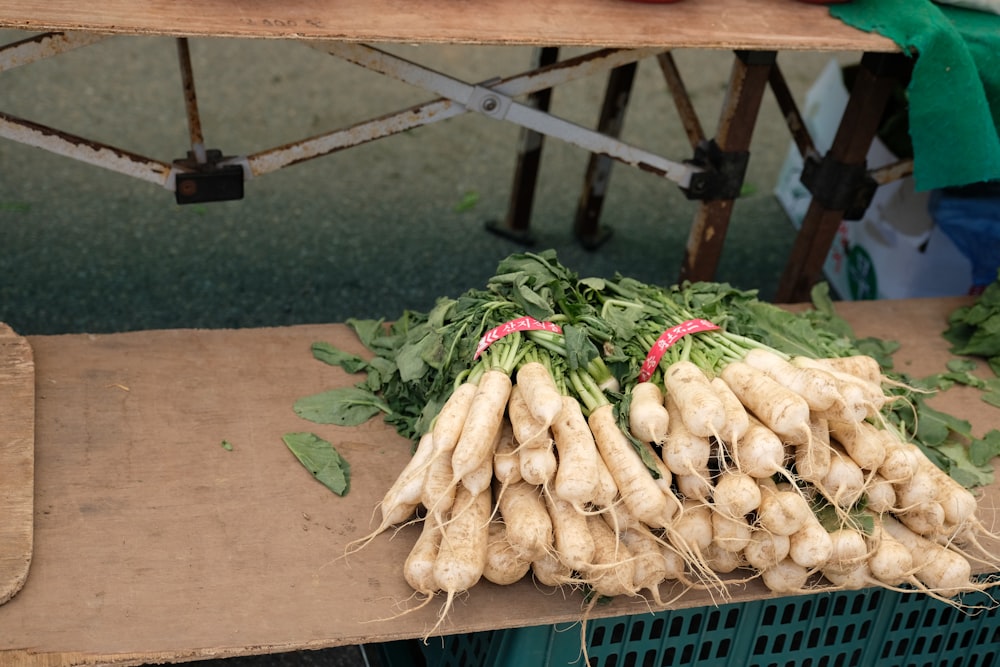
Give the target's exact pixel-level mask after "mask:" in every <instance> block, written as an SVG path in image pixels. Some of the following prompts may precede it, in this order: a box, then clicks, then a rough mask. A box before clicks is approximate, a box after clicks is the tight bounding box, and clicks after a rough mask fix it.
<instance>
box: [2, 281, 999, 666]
mask: <svg viewBox="0 0 1000 667" xmlns="http://www.w3.org/2000/svg"><path fill="white" fill-rule="evenodd" d="M958 303H961V301H956V300H911V301H898V302H895V301H889V302H858V303H844V304H839V306H838V307H839V308H840V310H841V312H842V313H843V314H844V315H845V316H846V317H847V318H848V319H849V320H850V321H852V322H853V323H854V325H855V327H856V329H857V332H858V334H859V335H873V336H879V337H883V338H892V339H896V340H900V341H901V342H902V349H901V350H900V351H899V353H898V354H897V355H896V359H897V363H898V365H899V368H900V369H901V370H905V371H906V372H909V373H912V374H913V375H914V376H918V377H919V376H922V375H926V374H930V373H933V372H937V371H940V370H942V369H943V367H944V363H945V361H946V360H947V359H949V358H950V355H949V354H948V353H947V346H946V344H945V343H944V341H943V339H941V338H940V337H939V335H938V334H939V332H940V331H941V330H942V329H943V327H944V322H945V318H946V316H947V313H949V312H950V311H951V309H952V308H954V307H955V306H956V305H958ZM28 340H29V342H30V345H31V347H32V349H33V351H34V356H35V364H36V392H37V401H36V408H37V410H36V415H37V417H36V425H35V435H36V443H35V453H36V458H35V522H34V529H35V549H34V560H33V563H32V567H31V573H30V575H29V577H28V580H27V582H26V584H25V586H24V587H23V589H22V590H21V591H20V593H18V594H17V595H16V596H15V597H14V598H13V599H12V600H11V601H10V602H8V603H7V604H5V605H3V606H2V607H0V664H3V665H13V666H17V667H21V666H27V665H46V666H57V665H58V666H62V665H89V664H115V665H127V664H142V663H160V662H174V661H185V660H192V659H197V658H206V657H225V656H239V655H246V654H260V653H267V652H281V651H290V650H297V649H314V648H322V647H330V646H339V645H350V644H362V643H372V642H383V641H388V640H394V639H401V638H411V637H422V636H424V635H426V634H427V633H429V632H431V631H432V628H434V626H435V624H436V623H437V621H438V618H437V614H438V610H439V606H438V605H437V604H432V605H430V606H428V607H426V608H424V609H422V610H420V611H415V612H413V613H410V614H407V615H399V612H400V609H401V607H400V605H403V606H405V605H406V604H408V603H409V604H412V600H409V599H408V598H409V595H410V593H409V591H408V589H407V585H406V584H405V582H404V581H403V579H402V575H401V564H402V562H403V560H404V558H405V556H406V554H407V552H408V550H409V547H410V545H411V544H412V542H413V539H414V537H415V529H413V528H410V529H404V530H402V531H400V532H399V533H398V534H397V535H395V537H393V536H390V535H383V536H381V537H379V538H378V539H376V540H375V541H373V542H372V543H371V544H370V545H368V546H367V547H366V548H365V549H364V550H362V551H360V552H358V553H356V554H354V555H353V556H351V557H350V558H348V559H346V560H344V559H341V558H340V556H341V555H342V554H343V553H344V549H345V546H346V545H347V544H348V543H349V542H351V541H352V540H355V539H357V538H359V537H361V536H363V535H364V534H365V533H366V532H367V530H368V527H369V519H370V517H371V516H372V513H373V510H374V508H375V505H376V503H377V501H378V500H379V499H380V498H381V496H382V494H383V492H384V490H385V489H386V488H387V487H388V485H389V484H390V483H391V481H392V480H393V478H394V477H395V475H396V474H397V473H398V472H399V470H400V469H401V468H402V466H403V464H404V463H405V461H406V458H407V452H408V446H409V444H408V443H407V442H406V441H404V440H403V439H401V438H400V437H398V436H397V435H396V434H395V432H394V431H392V430H390V429H389V428H387V427H386V426H385V425H384V424H383V423H382V422H381V421H380V420H375V421H372V422H369V423H367V424H365V425H363V426H361V427H357V428H339V427H334V426H317V425H315V424H312V423H310V422H305V421H303V420H301V419H300V418H298V417H297V416H296V415H295V414H294V412H293V410H292V405H293V403H294V402H295V400H296V399H298V398H300V397H302V396H305V395H307V394H311V393H315V392H318V391H322V390H325V389H329V388H332V387H335V386H343V385H347V384H351V383H353V382H354V381H356V379H355V378H353V377H350V376H348V375H347V374H346V373H344V372H343V371H342V370H340V369H338V368H333V367H330V366H326V365H324V364H322V363H320V362H318V361H316V360H314V359H313V358H312V356H311V354H310V349H309V348H310V344H311V343H313V342H314V341H318V340H324V341H329V342H332V343H334V344H336V345H338V346H341V347H344V348H346V349H349V350H352V351H355V352H358V353H364V350H363V348H362V347H361V346H360V344H359V343H358V342H357V341H356V340H355V339H354V337H353V335H352V334H351V333H350V332H349V330H348V329H347V328H346V327H345V326H344V325H341V324H330V325H304V326H293V327H286V328H266V329H245V330H168V331H145V332H135V333H122V334H110V335H61V336H35V337H29V339H28ZM936 404H937V405H938V407H940V408H942V409H945V410H947V411H949V412H951V413H953V414H955V415H957V416H959V417H963V418H966V419H968V420H970V421H971V422H972V424H973V425H974V428H975V430H976V432H977V433H982V432H985V431H986V430H988V429H989V428H996V427H1000V412H998V411H997V410H995V409H993V408H988V407H987V406H986V404H984V403H982V402H981V401H980V400H979V399H978V398H977V397H976V396H975V394H974V393H973V392H971V391H967V390H966V389H964V388H956V389H953V390H951V391H949V392H947V393H945V394H943V395H941V396H939V397H938V398H937V399H936ZM293 431H313V432H315V433H317V434H319V435H321V436H323V437H325V438H327V439H328V440H330V441H331V442H332V443H334V445H335V446H336V447H337V449H338V450H339V451H340V452H341V453H342V454H343V455H344V456H345V457H346V458H347V459H348V461H349V462H350V463H351V465H352V472H353V480H352V488H351V490H350V492H349V493H348V494H347V495H346V496H345V497H338V496H336V495H334V494H332V493H331V492H329V491H328V490H327V489H326V488H325V487H323V486H321V485H320V484H319V483H317V482H316V481H315V480H313V479H312V477H311V475H310V474H309V473H308V472H307V471H306V470H305V469H304V468H303V467H302V466H301V465H300V464H299V463H298V462H297V461H296V460H295V459H294V457H293V456H292V455H291V454H290V453H289V452H288V450H287V449H286V448H285V446H284V444H283V442H282V435H283V434H285V433H288V432H293ZM224 443H230V444H231V449H230V448H227V447H225V446H223V445H224ZM997 507H1000V486H997V485H993V486H991V487H989V488H987V489H986V490H985V492H984V495H983V498H982V515H983V519H984V521H985V522H986V523H987V525H996V521H997V520H998V519H1000V516H998V515H997V509H996V508H997ZM997 546H1000V545H997ZM768 595H769V594H768V593H767V592H766V591H764V590H763V589H762V587H761V586H760V585H759V584H758V583H751V584H749V585H747V586H746V587H745V588H736V589H734V591H733V600H734V601H739V600H749V599H759V598H760V597H762V596H768ZM582 603H583V601H582V598H581V596H580V595H579V594H569V593H567V594H565V595H562V594H552V593H551V592H548V591H545V590H539V589H536V588H535V587H534V586H533V585H532V584H531V583H530V582H528V581H522V582H521V583H519V584H517V585H514V586H510V587H499V586H495V585H492V584H489V583H486V582H483V583H480V584H478V585H477V586H476V587H475V588H473V590H472V591H471V592H470V593H469V595H467V596H464V597H462V598H461V599H459V600H458V601H457V603H456V606H455V608H454V609H453V610H452V612H451V614H450V615H449V616H448V618H447V619H445V620H444V621H443V623H442V624H441V625H440V626H439V627H438V628H437V629H436V630H434V632H435V633H437V634H449V633H459V632H475V631H482V630H488V629H497V628H505V627H515V626H519V625H525V624H532V625H536V624H550V623H555V622H563V621H570V620H576V619H578V618H579V616H580V614H581V605H582ZM711 603H712V600H711V599H710V598H709V597H708V596H707V594H706V593H704V592H701V593H697V592H692V593H690V594H688V595H685V596H684V597H683V598H681V599H680V600H678V601H677V602H676V603H675V604H676V606H677V607H678V608H683V607H691V606H704V605H708V604H711ZM646 610H647V608H646V606H645V604H643V603H641V602H638V601H634V600H622V601H617V602H615V603H613V604H609V605H602V606H600V607H598V608H597V609H595V610H594V612H593V613H594V615H595V616H599V617H603V616H612V615H621V614H628V613H642V612H644V611H646Z"/></svg>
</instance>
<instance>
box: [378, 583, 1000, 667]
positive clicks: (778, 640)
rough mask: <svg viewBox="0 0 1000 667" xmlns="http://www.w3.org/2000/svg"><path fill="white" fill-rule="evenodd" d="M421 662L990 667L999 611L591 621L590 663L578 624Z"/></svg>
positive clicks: (473, 640)
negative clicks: (584, 656)
mask: <svg viewBox="0 0 1000 667" xmlns="http://www.w3.org/2000/svg"><path fill="white" fill-rule="evenodd" d="M992 592H993V593H994V594H995V595H996V594H998V593H1000V589H998V588H994V589H993V590H992ZM988 601H989V599H988V598H987V596H986V595H981V596H971V595H970V596H966V598H965V602H966V603H969V604H983V605H984V606H985V605H986V603H987V602H988ZM420 653H421V655H422V657H423V659H424V661H425V662H426V664H427V665H428V666H429V667H472V666H474V665H483V666H489V667H535V666H538V667H542V666H544V667H567V666H569V665H584V664H589V665H590V667H689V666H699V667H706V666H715V665H718V666H720V667H721V666H723V665H724V666H726V667H739V666H744V667H853V666H855V665H860V666H867V665H877V666H878V667H959V666H961V667H994V666H995V665H997V664H1000V611H998V610H997V609H995V608H994V609H984V610H983V611H980V612H979V613H976V614H970V613H966V612H962V611H959V610H957V609H955V608H954V607H952V606H950V605H947V604H945V603H943V602H938V601H935V600H933V599H931V598H929V597H927V596H925V595H922V594H916V593H913V594H906V593H898V592H894V591H887V590H883V589H878V588H872V589H865V590H862V591H842V592H836V593H817V594H815V595H804V596H793V597H786V598H778V599H769V600H755V601H751V602H742V603H732V604H726V605H721V606H718V607H700V608H695V609H679V610H670V611H663V612H658V613H655V614H637V615H632V616H621V617H615V618H605V619H591V620H590V621H588V623H587V653H588V657H589V662H588V663H584V661H583V654H582V651H581V646H580V625H579V624H566V625H556V626H537V627H528V628H517V629H510V630H496V631H491V632H484V633H473V634H466V635H455V636H453V637H444V638H435V639H431V640H429V641H428V642H427V644H425V645H424V644H422V645H421V650H420ZM386 664H387V667H403V666H404V665H412V664H415V663H414V662H413V661H412V660H409V661H406V662H400V661H394V660H393V659H392V658H391V657H390V658H388V659H387V660H386Z"/></svg>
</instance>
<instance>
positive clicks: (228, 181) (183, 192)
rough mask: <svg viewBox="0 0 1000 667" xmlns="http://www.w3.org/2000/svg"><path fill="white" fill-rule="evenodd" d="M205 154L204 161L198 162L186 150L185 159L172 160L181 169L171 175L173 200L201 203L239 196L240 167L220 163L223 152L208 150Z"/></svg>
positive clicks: (179, 202) (240, 188) (242, 175)
mask: <svg viewBox="0 0 1000 667" xmlns="http://www.w3.org/2000/svg"><path fill="white" fill-rule="evenodd" d="M207 158H208V159H207V160H206V161H205V162H198V161H197V160H196V159H195V157H194V154H192V153H191V152H190V151H189V152H188V156H187V158H186V159H184V160H175V161H174V165H176V166H178V167H181V168H183V169H184V171H178V172H177V173H176V174H175V176H174V181H175V182H174V199H175V200H176V201H177V203H178V204H205V203H208V202H218V201H232V200H235V199H243V181H244V174H243V167H241V166H240V165H238V164H227V165H220V164H219V163H220V162H221V161H222V160H223V156H222V153H221V152H220V151H218V150H210V151H208V152H207Z"/></svg>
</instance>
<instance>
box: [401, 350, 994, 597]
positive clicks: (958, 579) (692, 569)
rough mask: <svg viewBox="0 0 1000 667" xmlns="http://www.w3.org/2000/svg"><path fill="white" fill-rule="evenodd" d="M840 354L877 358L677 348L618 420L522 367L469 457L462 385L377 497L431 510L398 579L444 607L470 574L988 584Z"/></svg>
mask: <svg viewBox="0 0 1000 667" xmlns="http://www.w3.org/2000/svg"><path fill="white" fill-rule="evenodd" d="M849 362H850V363H858V364H861V363H870V362H868V361H867V360H864V359H853V360H842V359H838V360H836V361H831V360H811V361H810V362H809V363H808V364H806V363H798V362H797V361H796V360H792V361H787V360H784V359H782V358H781V357H779V356H777V355H775V354H774V353H772V352H764V351H756V352H754V353H752V354H747V355H746V356H745V358H744V360H743V361H741V362H738V363H737V362H733V363H730V364H728V365H726V366H725V367H724V368H723V370H722V372H721V373H720V374H719V375H718V376H717V377H715V378H712V379H709V378H708V376H707V375H706V374H705V373H704V372H703V371H702V370H700V369H698V368H697V367H694V368H692V364H690V363H689V362H683V361H678V362H674V363H672V364H670V365H669V366H667V367H666V369H665V372H664V374H663V377H664V378H665V379H666V386H665V387H661V386H659V385H658V384H657V383H655V382H644V383H639V384H636V385H634V386H633V387H632V388H631V390H630V391H629V392H628V393H629V399H630V400H629V401H628V402H627V415H625V414H623V415H621V418H622V419H621V420H620V419H619V418H618V416H616V415H615V414H614V408H615V406H613V405H612V404H611V403H610V402H608V401H598V402H596V403H595V402H589V403H588V400H589V399H588V400H578V399H577V398H575V397H573V396H569V395H566V394H564V393H562V392H560V391H559V389H558V386H557V384H556V383H555V382H553V381H552V378H551V376H550V375H549V373H548V370H547V369H546V368H545V366H544V365H541V364H537V363H532V364H525V365H523V366H521V367H520V368H519V369H518V371H517V373H516V374H515V376H514V382H513V384H512V385H511V388H510V390H509V392H508V393H507V396H508V399H507V403H506V410H504V411H501V415H500V417H499V418H498V419H496V420H495V422H493V421H492V416H493V415H495V414H496V413H495V412H491V413H490V414H491V423H495V426H492V427H490V428H491V429H492V430H491V431H490V432H489V436H488V438H489V439H490V442H491V445H490V447H488V448H486V449H481V450H478V451H479V453H478V454H476V457H475V458H472V459H469V458H467V457H466V456H465V455H463V454H461V450H460V446H461V445H460V444H459V443H462V441H463V435H466V434H467V433H469V432H470V429H480V428H483V427H482V426H481V421H480V420H481V419H482V415H479V414H478V413H477V412H476V410H478V409H479V408H477V407H475V406H476V401H475V395H476V394H477V393H478V392H474V391H472V390H471V388H470V387H460V388H459V389H458V390H456V392H455V393H454V395H453V400H452V401H449V403H448V404H447V405H446V406H445V407H444V409H443V410H442V411H441V414H440V416H439V417H438V420H437V422H436V423H435V427H434V429H433V430H432V431H431V432H429V433H427V434H426V435H425V436H424V438H422V439H421V442H420V445H419V447H418V448H417V451H416V453H415V455H414V457H413V459H412V460H411V462H410V464H409V465H408V466H407V467H406V469H405V470H404V471H403V473H402V474H401V475H400V477H399V479H398V480H397V482H396V484H395V485H394V486H393V488H392V489H391V490H390V492H389V493H387V494H386V496H385V498H384V500H383V502H382V505H381V508H382V512H383V518H384V525H383V528H384V527H386V526H388V525H390V524H396V523H402V522H406V521H412V520H417V521H420V520H422V521H423V527H422V531H421V536H420V538H419V540H418V541H417V542H416V543H415V544H414V547H413V551H412V553H411V555H410V557H409V558H408V559H407V561H406V562H405V563H404V564H403V571H404V577H405V578H406V580H407V582H409V583H410V585H411V586H412V587H413V588H414V590H415V591H416V592H417V593H419V594H421V595H423V596H425V603H426V602H429V601H430V600H431V599H433V598H434V597H435V596H437V595H438V594H439V593H440V594H443V595H444V599H445V603H444V607H443V611H442V614H444V613H445V611H446V610H447V609H448V607H449V606H450V604H451V601H452V600H453V598H454V596H455V595H456V594H458V593H461V592H463V591H467V590H469V589H470V588H472V587H473V586H474V585H476V584H477V583H478V582H479V581H480V580H481V579H486V580H488V581H490V582H492V583H493V584H499V585H508V584H512V583H514V582H516V581H520V580H521V579H523V578H525V577H528V576H531V577H533V578H534V580H535V581H536V582H537V583H539V584H542V585H545V586H571V587H583V588H585V589H586V590H587V591H588V592H590V593H592V594H594V595H596V596H606V597H614V596H643V597H645V598H647V599H649V600H650V601H651V602H652V603H653V604H664V603H665V600H666V599H667V598H668V597H669V596H668V595H667V591H668V590H671V589H673V587H674V586H677V587H678V588H679V590H684V589H685V588H687V587H695V586H697V587H710V588H712V589H713V590H714V591H715V592H716V593H718V594H720V595H722V596H725V594H726V593H727V587H728V586H730V585H732V584H733V583H734V582H744V581H746V580H747V579H749V578H753V577H760V579H761V580H762V581H763V583H764V584H765V585H766V586H767V587H768V588H769V589H770V590H772V591H774V592H777V593H799V592H808V591H815V590H820V589H823V588H826V589H842V588H859V587H865V586H877V585H880V586H886V587H891V588H894V589H895V588H902V587H907V588H908V589H910V590H918V591H923V592H925V593H927V594H929V595H932V596H934V597H937V598H941V599H946V598H953V597H954V596H957V595H959V594H961V593H963V592H966V591H973V590H982V589H984V588H985V586H986V585H985V584H983V583H980V582H978V581H977V580H976V579H975V578H974V577H973V564H974V562H975V561H976V560H981V561H982V562H983V563H984V564H991V565H995V564H996V558H995V557H994V556H991V555H989V554H988V553H987V552H986V551H985V550H983V549H980V548H979V545H980V540H981V539H982V538H983V537H984V536H987V535H988V534H987V531H986V530H985V528H984V527H983V525H982V524H981V523H980V521H979V519H978V518H977V516H976V510H977V507H978V506H977V502H976V499H975V497H974V496H973V495H972V493H971V492H970V491H968V490H967V489H965V488H963V487H961V486H960V485H958V484H957V483H955V482H954V481H953V480H951V478H950V477H948V476H947V475H945V474H944V473H943V472H941V471H940V469H938V468H937V467H936V466H934V465H933V464H932V463H931V462H930V460H929V459H927V457H926V456H924V454H923V453H922V452H921V451H920V450H919V448H917V447H916V446H914V445H911V444H908V443H907V442H905V441H904V440H903V439H901V438H900V437H899V435H898V433H897V432H896V431H894V430H892V429H889V428H886V427H884V426H879V425H876V423H873V422H871V421H867V420H866V417H868V416H870V414H871V411H870V410H868V411H862V410H861V409H857V410H856V411H855V413H853V416H852V417H851V418H850V419H848V415H847V412H846V410H847V408H846V405H845V404H846V400H847V399H845V397H844V396H845V394H846V395H850V394H851V393H852V390H853V389H855V388H861V384H862V383H864V382H871V380H866V379H864V378H862V377H860V376H859V375H858V374H856V373H850V372H848V371H845V370H843V364H846V363H849ZM480 382H482V380H480ZM793 386H797V387H799V390H798V391H797V390H796V389H794V388H793ZM803 387H812V388H810V389H808V390H805V389H802V388H803ZM872 390H873V388H872V387H871V386H866V387H864V391H865V392H866V393H868V394H869V395H870V394H871V392H872ZM489 391H491V392H493V391H495V390H494V389H490V390H489ZM814 391H815V392H816V393H813V392H814ZM831 396H832V400H830V397H831ZM590 398H593V397H592V396H591V397H590ZM679 406H684V407H683V408H680V407H679ZM817 406H822V407H817ZM618 407H619V408H621V407H624V406H618ZM869 408H871V406H869ZM462 415H464V420H463V419H462V418H461V416H462ZM621 421H625V422H627V424H628V425H627V426H626V427H624V428H623V427H622V425H621ZM452 443H454V444H452ZM458 460H461V461H462V463H457V461H458ZM403 489H408V492H407V494H406V496H405V498H404V497H403V496H402V490H403ZM428 490H432V492H430V493H428ZM676 592H677V591H676V590H675V591H674V593H676ZM672 594H673V593H671V595H672Z"/></svg>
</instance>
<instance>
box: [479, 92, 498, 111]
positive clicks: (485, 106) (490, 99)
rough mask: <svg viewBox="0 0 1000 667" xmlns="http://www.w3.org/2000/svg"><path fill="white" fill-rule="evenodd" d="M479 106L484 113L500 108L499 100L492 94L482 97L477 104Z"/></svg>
mask: <svg viewBox="0 0 1000 667" xmlns="http://www.w3.org/2000/svg"><path fill="white" fill-rule="evenodd" d="M479 108H480V109H482V110H483V111H484V112H485V113H493V112H494V111H496V110H497V109H499V108H500V100H499V99H497V98H496V97H495V96H493V95H489V96H487V97H484V98H483V101H482V102H481V103H480V104H479Z"/></svg>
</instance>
